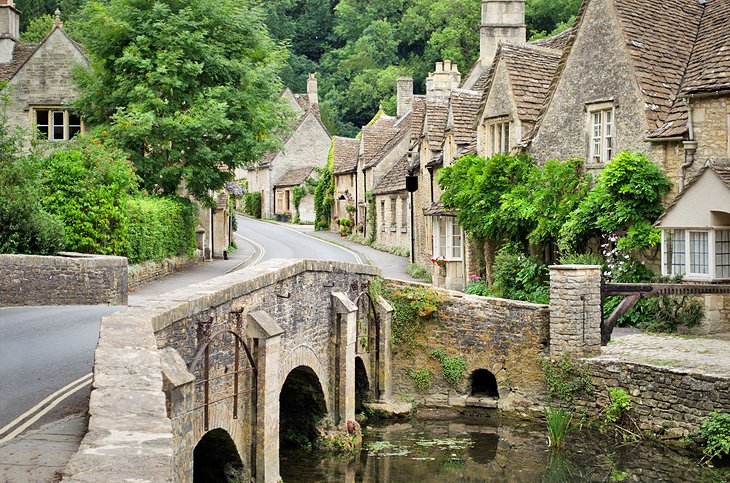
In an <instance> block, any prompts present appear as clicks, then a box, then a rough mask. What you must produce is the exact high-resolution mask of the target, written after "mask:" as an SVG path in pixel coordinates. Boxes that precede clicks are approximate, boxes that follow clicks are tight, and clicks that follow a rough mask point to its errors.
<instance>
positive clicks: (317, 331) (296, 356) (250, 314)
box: [64, 260, 392, 482]
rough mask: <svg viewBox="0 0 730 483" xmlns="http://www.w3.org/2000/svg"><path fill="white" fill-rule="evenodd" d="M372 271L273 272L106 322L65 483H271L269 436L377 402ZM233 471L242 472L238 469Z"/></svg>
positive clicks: (294, 266)
mask: <svg viewBox="0 0 730 483" xmlns="http://www.w3.org/2000/svg"><path fill="white" fill-rule="evenodd" d="M378 274H379V270H378V269H376V268H373V267H369V266H364V265H354V264H347V263H340V262H322V261H313V260H301V261H293V260H272V261H270V262H266V263H264V264H262V265H260V266H257V267H256V268H253V269H247V270H243V271H240V272H233V273H231V274H228V275H225V276H223V277H219V278H217V279H214V280H211V281H208V282H205V283H202V284H198V285H193V286H190V287H188V288H186V289H183V290H180V291H177V292H173V293H169V294H166V295H164V296H160V297H159V299H158V300H152V301H147V302H145V304H144V306H139V307H133V306H130V307H129V308H127V309H126V310H124V311H121V312H118V313H116V314H114V315H112V316H109V317H105V318H104V319H103V320H102V322H101V330H100V338H99V343H98V346H97V349H96V354H95V365H94V382H93V390H92V393H91V401H90V405H89V413H90V420H89V430H88V433H87V434H86V436H85V438H84V440H83V441H82V444H81V447H80V449H79V451H78V452H77V453H76V455H75V456H74V457H73V459H72V460H71V462H70V463H69V465H68V466H67V467H66V470H65V475H64V476H65V479H68V480H70V481H89V482H91V481H94V482H98V481H110V482H111V481H138V482H142V481H154V482H161V481H176V482H177V481H180V482H186V481H192V480H193V475H195V479H196V480H202V481H206V480H210V481H217V480H221V479H223V478H224V475H223V474H222V473H221V472H222V471H224V470H227V469H229V468H236V471H238V472H239V473H238V475H240V476H242V477H243V480H242V481H249V479H253V480H255V481H263V482H269V481H279V480H280V477H279V444H280V434H283V435H286V434H290V433H288V431H290V432H292V434H298V433H301V432H302V431H304V432H307V431H309V432H311V431H314V430H315V428H313V427H312V425H311V422H313V421H316V420H324V421H325V425H326V426H328V427H329V428H331V431H333V432H335V433H337V432H338V431H339V432H340V433H342V434H343V435H344V434H347V431H348V426H349V429H350V430H352V428H353V426H354V425H353V424H352V423H351V424H349V425H348V422H350V421H354V419H355V407H356V404H359V403H360V402H361V400H362V399H364V398H370V399H372V400H386V399H388V398H389V397H390V391H391V389H390V384H391V382H390V380H391V377H390V345H389V340H390V323H391V322H390V320H391V314H392V309H391V308H390V307H389V306H388V304H387V302H385V300H383V299H380V300H371V299H370V296H369V291H368V287H369V284H370V281H371V280H372V279H373V278H374V277H376V276H377V275H378ZM241 466H242V468H243V469H242V470H241V469H240V468H241Z"/></svg>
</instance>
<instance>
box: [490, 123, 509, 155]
mask: <svg viewBox="0 0 730 483" xmlns="http://www.w3.org/2000/svg"><path fill="white" fill-rule="evenodd" d="M509 125H510V122H509V120H508V119H500V120H497V121H492V122H489V123H488V124H487V125H486V128H487V144H486V152H487V155H488V156H492V155H493V154H500V153H509V149H510V140H509V136H510V126H509Z"/></svg>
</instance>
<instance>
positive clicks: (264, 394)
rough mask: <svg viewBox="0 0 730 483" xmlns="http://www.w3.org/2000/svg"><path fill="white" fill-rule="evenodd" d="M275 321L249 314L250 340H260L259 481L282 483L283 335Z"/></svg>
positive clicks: (257, 389) (258, 385)
mask: <svg viewBox="0 0 730 483" xmlns="http://www.w3.org/2000/svg"><path fill="white" fill-rule="evenodd" d="M283 333H284V331H283V330H282V328H281V327H279V324H277V323H276V321H274V319H273V318H272V317H271V316H270V315H269V314H267V313H266V312H264V311H263V310H259V311H256V312H252V313H250V314H248V334H247V335H248V336H249V337H252V338H254V339H258V352H257V356H256V368H257V376H256V377H257V385H256V386H257V387H256V392H257V401H256V434H255V435H254V438H255V441H256V481H257V482H260V483H269V482H279V481H281V477H280V476H279V363H280V362H279V361H280V357H281V355H280V350H281V334H283Z"/></svg>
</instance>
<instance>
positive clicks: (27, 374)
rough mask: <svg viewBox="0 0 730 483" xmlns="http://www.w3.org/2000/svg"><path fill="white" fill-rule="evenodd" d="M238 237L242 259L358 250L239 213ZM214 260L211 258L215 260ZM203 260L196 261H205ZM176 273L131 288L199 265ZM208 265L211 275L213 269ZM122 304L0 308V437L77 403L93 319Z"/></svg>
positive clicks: (94, 330)
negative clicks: (245, 248) (250, 251)
mask: <svg viewBox="0 0 730 483" xmlns="http://www.w3.org/2000/svg"><path fill="white" fill-rule="evenodd" d="M236 236H237V240H236V241H237V243H238V244H239V245H241V243H242V242H247V241H248V242H249V243H251V244H252V245H253V246H254V247H255V253H254V255H253V256H252V257H251V258H250V259H248V260H247V261H246V262H245V263H244V264H243V267H247V266H252V265H255V264H257V263H261V262H262V261H265V260H270V259H273V258H314V259H320V260H339V261H347V262H357V263H361V262H362V261H361V259H360V257H359V255H357V254H356V253H355V252H353V251H350V250H347V249H346V248H343V247H340V246H338V245H335V244H333V243H328V242H326V241H323V240H320V239H317V238H314V237H311V236H308V235H305V234H303V233H300V232H298V231H296V230H294V229H292V228H288V227H286V226H281V225H277V224H273V223H267V222H262V221H257V220H252V219H249V218H245V217H238V232H237V234H236ZM214 263H215V262H214ZM205 266H206V265H204V266H203V267H205ZM190 272H191V273H189V274H185V273H180V274H175V275H174V276H172V277H170V278H169V280H166V281H162V282H160V283H159V284H158V285H159V286H158V287H156V286H155V284H154V283H152V284H149V285H147V286H146V287H145V288H143V289H142V290H140V291H139V292H137V293H135V294H133V297H132V298H133V299H134V300H135V302H137V301H139V300H142V299H144V296H145V291H148V292H149V293H150V294H154V293H156V292H158V291H159V290H158V289H163V290H164V291H168V290H174V289H175V288H177V287H178V286H184V285H187V284H189V283H195V282H199V281H201V276H202V277H205V276H206V273H208V272H207V271H206V269H205V268H202V269H201V268H199V269H198V270H197V273H196V270H195V269H193V270H191V271H190ZM215 275H216V274H214V273H212V274H211V275H210V276H215ZM121 308H122V307H109V306H70V307H17V308H16V307H12V308H0V334H2V336H0V444H1V443H2V442H3V440H4V439H5V440H6V441H7V440H8V439H11V438H13V437H14V436H15V435H17V434H20V433H22V432H23V431H24V430H26V429H28V428H32V427H35V426H37V425H40V424H43V423H46V422H48V421H52V420H55V419H57V418H59V417H62V416H65V415H67V414H69V413H71V412H74V411H78V410H79V409H78V408H83V407H84V404H85V399H86V398H87V397H88V394H89V382H90V373H91V369H92V364H93V360H94V349H95V347H96V342H97V340H98V335H99V320H100V319H101V317H102V316H104V315H108V314H110V313H112V312H114V311H116V310H120V309H121Z"/></svg>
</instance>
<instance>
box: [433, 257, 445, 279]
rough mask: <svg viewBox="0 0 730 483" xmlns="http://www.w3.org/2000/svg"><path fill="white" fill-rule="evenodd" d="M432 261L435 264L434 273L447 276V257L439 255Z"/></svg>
mask: <svg viewBox="0 0 730 483" xmlns="http://www.w3.org/2000/svg"><path fill="white" fill-rule="evenodd" d="M431 263H433V266H434V274H435V275H436V276H437V277H445V276H446V259H445V258H444V257H442V256H441V255H439V256H437V257H436V258H432V259H431Z"/></svg>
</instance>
